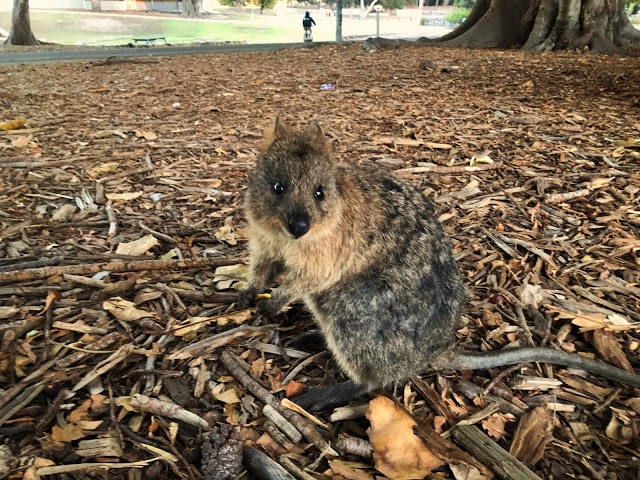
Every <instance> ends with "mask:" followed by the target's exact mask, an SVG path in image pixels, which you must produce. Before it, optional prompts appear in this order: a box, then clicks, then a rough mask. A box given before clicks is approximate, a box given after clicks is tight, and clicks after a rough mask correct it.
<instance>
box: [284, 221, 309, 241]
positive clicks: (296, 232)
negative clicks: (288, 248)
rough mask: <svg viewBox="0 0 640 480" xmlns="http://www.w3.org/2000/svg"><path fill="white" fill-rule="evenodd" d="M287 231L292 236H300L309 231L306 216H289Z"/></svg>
mask: <svg viewBox="0 0 640 480" xmlns="http://www.w3.org/2000/svg"><path fill="white" fill-rule="evenodd" d="M289 231H290V232H291V235H293V236H294V237H296V238H300V237H301V236H303V235H304V234H305V233H307V232H308V231H309V219H308V218H307V217H306V216H297V217H291V218H290V219H289Z"/></svg>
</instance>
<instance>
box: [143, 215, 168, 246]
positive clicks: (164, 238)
mask: <svg viewBox="0 0 640 480" xmlns="http://www.w3.org/2000/svg"><path fill="white" fill-rule="evenodd" d="M138 226H139V227H140V228H141V229H142V230H144V231H145V232H149V233H150V234H151V235H153V236H154V237H156V238H157V239H158V240H162V241H164V242H166V243H169V244H171V245H176V244H177V243H178V241H177V240H176V239H174V238H173V237H170V236H169V235H165V234H164V233H160V232H156V231H155V230H151V229H150V228H149V227H147V226H146V225H145V224H144V222H143V221H142V220H140V221H139V222H138Z"/></svg>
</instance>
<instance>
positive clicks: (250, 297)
mask: <svg viewBox="0 0 640 480" xmlns="http://www.w3.org/2000/svg"><path fill="white" fill-rule="evenodd" d="M256 293H258V292H257V290H256V289H255V288H253V287H249V288H245V289H244V290H241V291H240V293H238V307H239V308H249V307H253V306H254V305H255V298H256Z"/></svg>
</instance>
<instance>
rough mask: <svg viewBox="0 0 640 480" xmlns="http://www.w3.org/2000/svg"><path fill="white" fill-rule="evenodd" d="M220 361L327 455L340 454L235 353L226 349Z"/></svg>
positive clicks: (252, 391) (237, 378)
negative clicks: (280, 400)
mask: <svg viewBox="0 0 640 480" xmlns="http://www.w3.org/2000/svg"><path fill="white" fill-rule="evenodd" d="M220 361H221V362H222V364H223V365H224V366H225V367H226V369H227V370H228V371H229V373H230V374H231V375H233V376H234V377H235V378H236V380H238V381H239V382H240V383H242V385H244V386H245V387H246V388H247V389H248V390H249V391H250V392H251V393H253V394H254V395H255V396H256V397H257V398H259V399H260V400H261V401H262V402H263V403H265V404H267V405H271V406H272V407H273V408H274V409H275V410H276V411H277V412H278V413H280V415H282V416H283V417H284V418H286V419H287V420H289V421H290V422H291V423H292V424H293V426H294V427H296V428H297V429H298V431H299V432H300V433H302V435H304V437H305V438H306V439H307V440H308V441H310V442H311V443H313V444H314V445H315V446H316V448H318V450H320V452H322V453H323V454H327V455H335V456H338V453H337V452H336V451H335V450H334V449H333V448H331V446H330V445H329V444H328V443H327V442H326V440H325V439H324V438H322V436H321V435H320V434H319V433H318V432H317V431H316V429H315V428H314V426H313V425H311V424H309V423H308V422H307V421H306V420H305V419H304V418H302V417H301V416H300V415H298V414H297V413H296V412H294V411H293V410H289V409H288V408H285V407H283V406H282V405H280V402H279V401H278V399H277V398H276V397H274V396H273V395H272V394H270V393H269V391H268V390H267V389H266V388H264V387H263V386H262V385H260V383H259V382H258V381H257V380H255V379H254V378H253V377H252V376H251V375H250V374H248V373H246V372H245V370H244V369H243V368H242V364H241V363H240V362H239V361H238V360H237V359H236V357H235V355H233V354H231V353H229V352H228V351H225V352H223V353H222V356H221V357H220Z"/></svg>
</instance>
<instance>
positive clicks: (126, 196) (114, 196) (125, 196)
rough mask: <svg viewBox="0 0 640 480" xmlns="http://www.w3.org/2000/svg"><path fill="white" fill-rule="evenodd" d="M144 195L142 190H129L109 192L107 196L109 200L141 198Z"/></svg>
mask: <svg viewBox="0 0 640 480" xmlns="http://www.w3.org/2000/svg"><path fill="white" fill-rule="evenodd" d="M141 196H142V192H128V193H107V194H106V195H105V197H107V198H108V199H109V200H125V201H126V200H135V199H136V198H140V197H141Z"/></svg>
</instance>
